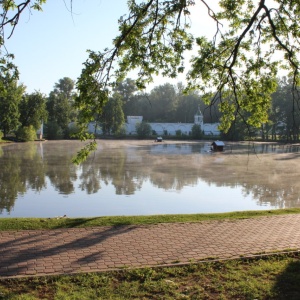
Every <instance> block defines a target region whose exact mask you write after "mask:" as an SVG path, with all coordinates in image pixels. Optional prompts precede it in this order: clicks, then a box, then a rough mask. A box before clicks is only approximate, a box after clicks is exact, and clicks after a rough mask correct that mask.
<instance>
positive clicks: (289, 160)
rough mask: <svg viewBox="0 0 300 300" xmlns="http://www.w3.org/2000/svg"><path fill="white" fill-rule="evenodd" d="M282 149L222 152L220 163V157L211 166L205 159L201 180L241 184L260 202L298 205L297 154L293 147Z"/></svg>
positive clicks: (246, 192) (240, 185)
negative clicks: (269, 152) (236, 153)
mask: <svg viewBox="0 0 300 300" xmlns="http://www.w3.org/2000/svg"><path fill="white" fill-rule="evenodd" d="M276 151H278V148H277V150H276ZM271 152H273V151H271ZM280 152H282V154H280V155H278V156H274V155H273V154H263V155H262V154H259V153H258V152H256V153H248V154H247V155H241V154H238V155H235V153H234V152H233V153H232V154H229V155H226V154H221V155H220V156H223V157H224V160H223V163H217V162H216V160H217V158H216V159H215V160H213V159H212V161H211V162H210V165H209V164H208V162H206V163H205V164H204V167H205V168H206V170H207V172H205V174H204V175H202V176H201V179H202V180H204V181H206V182H209V183H214V184H216V185H217V186H229V187H242V191H243V193H244V195H245V196H247V195H250V194H251V196H252V198H253V199H256V200H257V201H258V203H259V204H260V205H266V204H271V205H272V206H273V207H278V208H284V207H285V208H288V207H299V206H300V182H299V180H298V178H299V175H300V170H299V169H298V168H297V167H296V165H295V163H296V162H297V161H296V160H295V159H296V158H298V157H299V156H298V153H290V149H287V150H286V151H285V153H284V152H283V151H281V150H280ZM212 157H218V156H215V155H213V156H212Z"/></svg>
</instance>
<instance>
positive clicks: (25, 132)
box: [16, 125, 37, 142]
mask: <svg viewBox="0 0 300 300" xmlns="http://www.w3.org/2000/svg"><path fill="white" fill-rule="evenodd" d="M16 136H17V139H18V140H19V141H23V142H30V141H34V140H36V139H37V135H36V130H35V128H34V127H33V126H32V125H30V126H24V127H21V128H19V129H18V130H17V132H16Z"/></svg>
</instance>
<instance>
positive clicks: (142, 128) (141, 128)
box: [135, 122, 152, 138]
mask: <svg viewBox="0 0 300 300" xmlns="http://www.w3.org/2000/svg"><path fill="white" fill-rule="evenodd" d="M135 128H136V133H137V135H138V137H139V138H146V137H149V136H150V135H151V132H152V129H151V125H150V124H149V123H147V122H141V123H137V124H136V126H135Z"/></svg>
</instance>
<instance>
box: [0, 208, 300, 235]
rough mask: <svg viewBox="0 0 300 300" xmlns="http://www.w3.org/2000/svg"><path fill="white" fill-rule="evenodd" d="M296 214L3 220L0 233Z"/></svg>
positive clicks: (297, 210) (290, 211)
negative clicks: (2, 231) (4, 231)
mask: <svg viewBox="0 0 300 300" xmlns="http://www.w3.org/2000/svg"><path fill="white" fill-rule="evenodd" d="M297 213H300V208H291V209H278V210H263V211H241V212H230V213H216V214H190V215H156V216H120V217H94V218H0V230H27V229H58V228H75V227H78V228H79V227H94V226H119V225H134V224H157V223H172V222H202V221H209V220H224V219H245V218H256V217H261V216H275V215H281V214H297Z"/></svg>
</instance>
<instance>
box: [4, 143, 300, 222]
mask: <svg viewBox="0 0 300 300" xmlns="http://www.w3.org/2000/svg"><path fill="white" fill-rule="evenodd" d="M82 146H83V143H81V142H79V141H46V142H41V143H39V142H37V143H18V144H5V145H1V146H0V217H56V216H63V215H67V216H68V217H93V216H116V215H153V214H187V213H209V212H227V211H241V210H263V209H277V208H290V207H300V181H299V175H300V168H299V166H300V152H299V146H297V145H274V144H252V143H251V144H249V143H239V144H235V143H227V144H226V147H225V152H222V153H210V152H209V149H210V143H209V142H200V143H199V142H172V141H170V142H169V141H168V142H163V143H155V142H152V141H102V140H100V141H98V149H97V151H96V152H95V153H93V154H92V155H91V156H90V157H89V158H88V160H87V161H86V162H84V163H83V164H81V165H80V166H76V165H73V164H72V163H71V158H72V157H73V155H74V154H75V153H76V152H77V151H78V150H79V149H80V148H81V147H82Z"/></svg>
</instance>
